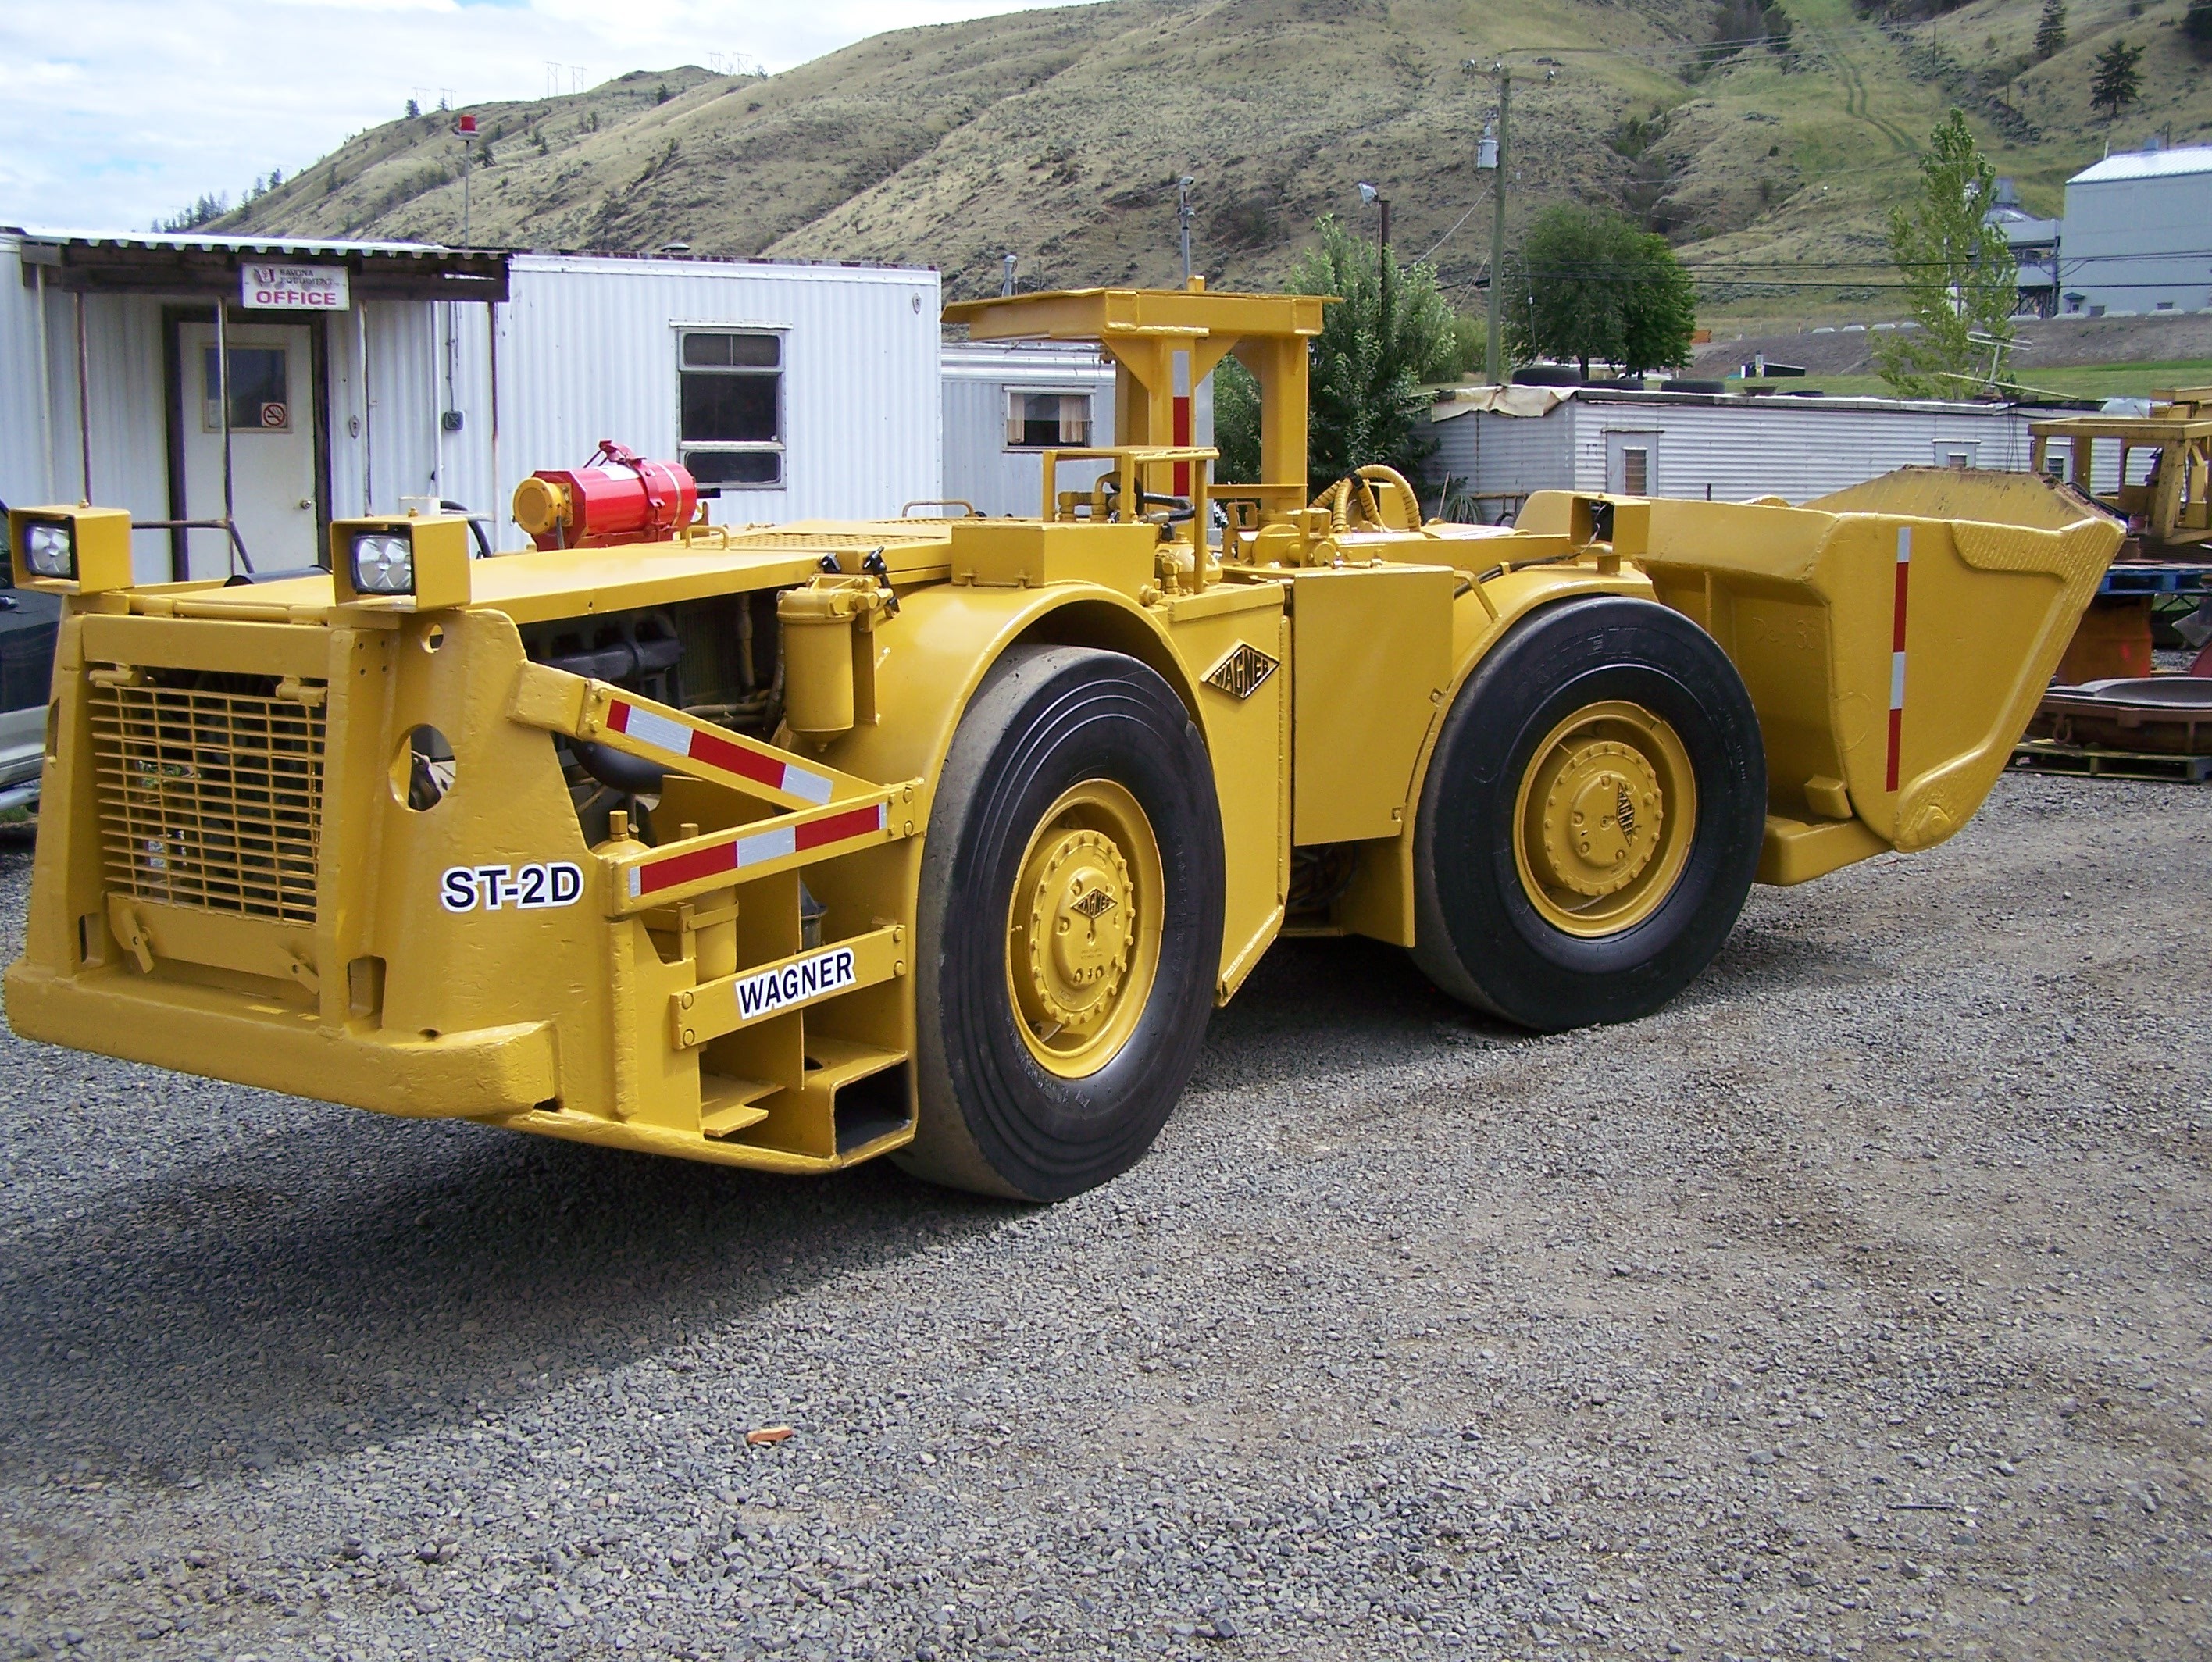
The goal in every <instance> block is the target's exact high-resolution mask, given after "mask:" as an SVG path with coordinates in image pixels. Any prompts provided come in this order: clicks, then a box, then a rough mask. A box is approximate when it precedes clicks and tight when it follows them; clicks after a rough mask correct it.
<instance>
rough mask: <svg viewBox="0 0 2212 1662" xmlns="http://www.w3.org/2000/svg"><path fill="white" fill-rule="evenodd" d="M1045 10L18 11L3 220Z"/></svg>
mask: <svg viewBox="0 0 2212 1662" xmlns="http://www.w3.org/2000/svg"><path fill="white" fill-rule="evenodd" d="M1039 3H1047V0H1026V3H1025V0H745V3H742V4H719V5H718V4H706V3H699V0H622V3H619V4H617V5H613V6H609V5H607V4H605V3H604V0H477V3H464V0H83V3H63V0H16V3H15V4H12V5H8V6H0V64H6V65H7V66H8V75H7V85H6V88H5V89H4V92H0V223H7V224H25V223H28V224H33V225H42V226H52V227H70V228H76V229H97V230H118V229H129V228H133V227H145V226H147V225H149V224H150V223H151V222H152V221H154V220H155V218H156V217H158V216H160V215H165V214H168V213H171V212H173V211H174V210H175V209H179V208H181V207H183V206H185V204H186V203H190V202H191V201H192V200H194V199H195V198H196V197H198V196H200V195H201V194H202V193H203V192H223V193H227V194H228V196H229V197H230V198H231V199H232V200H233V201H235V200H236V199H237V198H238V197H239V195H240V192H241V191H243V190H244V188H245V187H246V185H248V184H250V183H251V182H252V179H254V178H255V177H256V176H258V175H259V174H262V173H267V172H268V171H269V170H270V168H272V167H278V168H282V169H283V171H284V172H285V173H293V172H295V170H297V169H298V168H300V167H304V166H306V165H307V163H309V162H312V161H314V160H315V158H316V157H318V156H319V155H323V154H324V153H325V152H326V151H328V150H329V149H331V148H332V147H333V146H334V145H336V144H337V143H339V142H341V141H342V140H343V139H344V138H345V137H346V136H348V135H349V134H351V133H355V132H358V131H360V130H362V129H363V128H365V127H369V126H374V125H375V124H377V123H379V122H381V121H387V120H390V119H391V118H392V117H394V116H397V115H398V114H399V112H401V110H402V109H403V108H404V106H405V105H406V102H407V100H409V99H410V98H416V99H419V100H422V103H423V105H424V106H425V107H428V106H431V105H434V104H435V103H436V101H437V100H439V98H441V96H450V97H451V98H452V100H453V102H454V103H455V104H457V105H458V104H466V103H470V102H472V101H477V100H494V99H508V98H534V97H538V96H539V95H541V94H544V92H545V90H546V88H547V84H548V76H549V75H550V74H557V76H559V78H560V84H561V86H562V89H563V90H565V89H566V88H567V86H568V71H569V70H570V69H571V68H574V69H580V70H582V71H583V76H584V82H585V84H586V85H593V84H596V83H597V82H601V81H605V80H607V79H608V78H610V77H611V76H617V75H621V74H624V73H626V72H627V71H629V70H658V69H668V68H671V67H674V66H675V65H678V64H702V65H703V64H706V63H707V62H708V58H709V57H710V56H716V55H719V56H720V57H721V58H735V57H736V56H738V54H743V55H744V56H745V57H746V58H750V59H751V60H753V61H754V62H756V63H757V64H761V65H763V67H765V68H767V69H769V70H784V69H789V68H790V67H792V66H793V64H801V63H805V62H806V61H807V60H808V59H810V58H817V57H819V56H820V55H821V54H823V52H832V51H835V50H836V48H837V47H839V46H842V45H848V44H849V43H850V42H852V41H854V40H858V39H862V38H864V37H866V36H867V35H870V34H874V33H879V32H881V31H883V30H884V29H892V28H902V27H912V26H915V25H917V24H923V23H941V22H950V21H956V20H957V19H962V18H969V17H981V16H987V15H991V14H993V13H997V12H1007V11H1020V10H1027V9H1031V8H1032V6H1034V5H1036V4H1039ZM1058 3H1066V0H1058ZM548 64H557V65H560V66H562V68H561V69H560V70H557V71H554V70H548V68H547V65H548Z"/></svg>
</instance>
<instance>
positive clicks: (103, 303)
mask: <svg viewBox="0 0 2212 1662" xmlns="http://www.w3.org/2000/svg"><path fill="white" fill-rule="evenodd" d="M218 301H220V302H222V311H221V313H220V316H218V313H217V309H216V308H217V302H218ZM938 313H939V282H938V276H937V274H936V273H935V272H934V271H929V270H899V269H892V268H881V267H867V266H847V265H832V264H769V263H753V262H739V261H715V260H691V259H664V258H599V257H579V256H567V255H537V254H507V253H501V252H486V251H481V250H474V251H460V250H454V249H448V248H441V247H436V246H428V245H417V244H404V243H364V242H330V241H301V240H281V241H268V240H242V239H234V238H224V237H208V236H199V235H195V234H185V235H181V236H150V235H148V236H141V235H92V234H46V233H34V232H27V231H21V230H12V229H8V230H0V500H7V501H9V502H12V503H24V502H37V501H58V500H70V501H74V500H79V499H80V498H89V499H90V500H93V501H95V502H100V503H103V504H107V505H111V506H120V507H126V508H128V509H130V510H131V513H132V515H133V517H134V518H135V519H137V520H139V521H141V522H142V523H143V524H145V525H149V527H150V528H149V529H144V530H141V531H139V532H138V534H137V571H138V575H139V578H140V579H141V580H142V581H157V580H165V579H172V578H175V579H183V578H186V577H191V578H208V577H221V576H224V575H226V574H228V573H230V572H232V571H233V570H235V569H237V568H238V567H239V566H240V563H241V562H250V563H251V565H252V567H253V568H255V569H258V570H262V571H268V570H281V569H296V568H298V567H304V566H307V565H310V564H313V563H314V561H316V559H317V557H318V555H319V552H320V550H321V549H323V547H324V546H325V542H326V540H327V534H328V528H329V525H330V522H331V519H333V518H345V517H349V516H353V515H357V514H361V513H398V512H400V511H402V509H403V508H404V506H405V505H407V504H409V503H410V502H414V501H419V500H423V499H441V500H448V501H455V502H459V503H462V504H464V505H465V506H467V507H468V508H469V509H470V510H471V511H472V512H475V513H480V514H483V516H485V517H486V518H487V519H489V520H490V521H491V525H490V527H489V529H490V530H491V532H492V540H493V543H494V544H495V546H496V547H501V548H513V547H517V546H521V545H523V544H524V543H526V539H525V538H524V537H522V535H521V533H520V531H518V530H517V529H516V528H515V527H514V525H513V523H512V522H511V520H510V519H508V514H507V507H508V501H509V499H510V497H511V495H512V493H513V489H514V487H515V485H516V484H517V483H518V482H520V480H522V479H523V478H525V477H526V476H528V475H529V474H530V473H531V472H532V470H535V469H538V468H541V467H574V466H576V465H579V464H581V463H583V462H585V461H586V459H587V458H589V457H590V456H591V454H592V451H593V449H594V448H595V447H596V446H597V445H598V444H599V440H602V439H606V440H613V441H615V442H616V443H617V444H620V445H623V446H627V447H629V449H631V450H633V451H635V452H640V453H641V454H644V455H647V456H650V457H659V458H679V459H681V460H682V461H683V462H684V464H686V465H687V466H689V467H690V469H691V470H692V471H693V473H694V474H695V475H696V476H698V478H699V479H700V481H701V482H702V485H705V486H707V487H708V488H715V489H719V490H720V497H719V499H718V500H714V501H712V502H711V503H710V504H709V505H708V512H709V513H710V515H711V517H712V518H713V519H714V520H715V521H717V522H718V523H750V522H778V521H785V520H790V519H805V518H813V517H827V516H839V517H856V516H863V515H878V514H884V515H888V514H896V513H898V512H899V511H900V510H901V509H902V507H903V506H905V505H906V504H907V503H908V502H909V501H914V500H920V499H933V498H935V497H937V496H939V494H941V491H942V485H941V481H940V479H939V457H940V454H941V442H940V436H939V430H938V424H939V356H938V354H939V324H938ZM219 335H220V339H221V343H222V350H221V351H218V349H217V342H218V336H219ZM226 404H227V405H228V419H227V420H226V419H225V417H226ZM226 500H228V508H226ZM226 521H228V525H226V524H225V522H226ZM179 522H190V523H189V524H185V523H179Z"/></svg>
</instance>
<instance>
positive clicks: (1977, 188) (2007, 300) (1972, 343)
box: [1875, 109, 2020, 398]
mask: <svg viewBox="0 0 2212 1662" xmlns="http://www.w3.org/2000/svg"><path fill="white" fill-rule="evenodd" d="M1996 184H1997V179H1996V168H1994V167H1990V164H1989V161H1988V159H1987V158H1986V157H1984V155H1982V153H1981V151H1980V149H1978V148H1977V147H1976V145H1975V143H1974V136H1973V134H1972V133H1971V132H1969V131H1967V130H1966V117H1965V115H1964V114H1962V113H1961V112H1959V111H1958V110H1955V109H1954V110H1953V111H1952V112H1951V113H1950V114H1949V115H1948V117H1946V118H1944V122H1943V124H1942V126H1940V127H1938V128H1937V129H1936V130H1935V132H1934V133H1933V134H1932V135H1930V136H1929V154H1928V155H1927V156H1926V157H1925V158H1923V160H1922V161H1921V163H1920V193H1919V196H1918V197H1917V200H1915V201H1914V202H1912V203H1911V204H1910V207H1909V209H1908V208H1906V207H1897V208H1893V209H1890V214H1889V249H1890V258H1892V259H1893V260H1894V261H1895V262H1896V263H1897V272H1898V276H1899V277H1900V278H1901V279H1903V282H1904V288H1905V298H1906V304H1907V305H1909V306H1911V310H1912V317H1913V321H1914V322H1916V323H1917V324H1918V325H1920V326H1919V327H1918V328H1917V329H1915V330H1911V331H1902V330H1901V331H1899V332H1898V333H1896V334H1894V335H1892V336H1890V337H1888V338H1887V339H1886V340H1885V341H1883V342H1882V343H1881V346H1880V347H1878V348H1877V349H1875V368H1876V369H1878V370H1879V371H1881V378H1882V379H1883V380H1885V381H1887V383H1888V384H1889V385H1890V388H1891V389H1892V390H1893V391H1895V392H1896V393H1897V394H1898V396H1899V397H1905V398H1931V397H1958V396H1959V395H1960V393H1962V392H1964V391H1966V390H1967V386H1968V381H1967V379H1966V378H1968V377H1971V376H1972V375H1973V374H1975V373H1978V372H1979V371H1980V370H1981V369H1982V368H1983V367H1984V365H1985V364H1986V363H1987V362H1988V361H1989V358H1990V355H1991V351H1992V349H1991V348H1990V346H1989V345H1988V344H1986V343H1988V342H1991V341H1994V342H1996V343H1999V344H1998V345H1997V346H1996V349H1995V353H1994V355H1995V357H1996V374H1998V375H2002V373H2003V371H2004V359H2005V356H2006V354H2007V352H2008V349H2009V348H2010V346H2011V343H2012V336H2013V329H2012V314H2013V311H2014V308H2015V306H2017V305H2018V303H2019V300H2020V288H2019V273H2018V271H2017V270H2016V269H2015V266H2014V264H2013V257H2012V249H2011V247H2010V246H2008V244H2007V243H2006V241H2005V239H2004V233H2003V232H2002V231H2001V230H1999V229H1998V228H1997V227H1996V226H1994V225H1992V224H1990V222H1989V220H1988V218H1987V217H1986V215H1988V213H1989V210H1990V206H1991V204H1993V203H1995V202H1996ZM1977 336H1978V337H1980V338H1981V343H1977V342H1976V340H1975V338H1974V337H1977Z"/></svg>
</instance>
